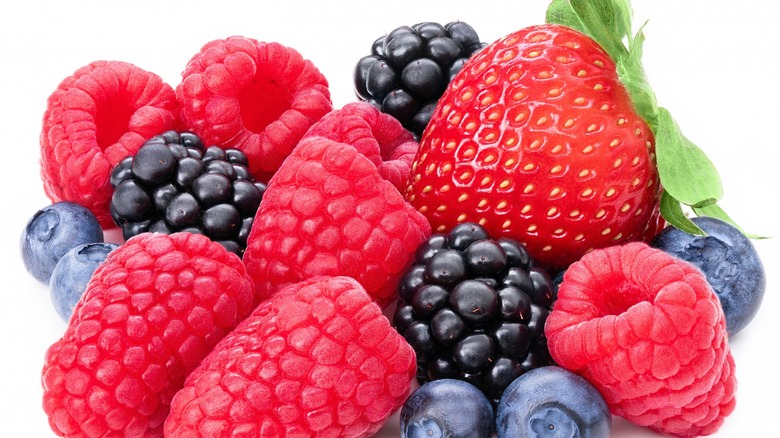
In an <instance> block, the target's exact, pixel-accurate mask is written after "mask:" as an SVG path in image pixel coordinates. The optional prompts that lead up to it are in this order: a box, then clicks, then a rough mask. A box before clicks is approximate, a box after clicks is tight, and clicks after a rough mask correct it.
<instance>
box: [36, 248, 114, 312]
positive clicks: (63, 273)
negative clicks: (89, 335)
mask: <svg viewBox="0 0 780 438" xmlns="http://www.w3.org/2000/svg"><path fill="white" fill-rule="evenodd" d="M118 247H119V245H117V244H115V243H85V244H83V245H79V246H77V247H75V248H73V249H71V250H70V251H68V252H66V253H65V255H64V256H62V258H61V259H60V261H59V262H57V266H55V267H54V272H52V274H51V281H50V282H49V293H50V294H51V301H52V303H53V304H54V309H55V310H56V311H57V313H58V314H59V315H60V317H61V318H62V319H63V320H64V321H65V322H67V321H68V320H69V319H70V316H71V314H73V308H74V307H75V306H76V303H77V302H78V301H79V299H80V298H81V296H82V295H83V294H84V291H85V290H86V289H87V283H89V280H90V279H91V278H92V274H93V273H94V272H95V269H97V267H98V265H100V264H101V263H103V262H104V261H105V260H106V257H107V256H108V253H110V252H111V251H113V250H114V249H116V248H118Z"/></svg>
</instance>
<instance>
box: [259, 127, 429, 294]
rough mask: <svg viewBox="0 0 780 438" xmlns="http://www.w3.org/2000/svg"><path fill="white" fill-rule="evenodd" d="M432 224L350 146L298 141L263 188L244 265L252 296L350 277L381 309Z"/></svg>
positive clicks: (323, 140)
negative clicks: (253, 289) (322, 279)
mask: <svg viewBox="0 0 780 438" xmlns="http://www.w3.org/2000/svg"><path fill="white" fill-rule="evenodd" d="M429 234H430V225H429V224H428V222H427V220H426V219H425V218H424V217H423V216H422V214H420V213H419V212H418V211H416V210H414V209H413V208H412V207H411V206H410V205H409V204H408V203H406V202H405V201H404V199H403V197H402V196H401V193H400V192H399V191H398V190H397V189H396V188H395V187H394V186H393V185H392V184H391V183H390V182H388V181H387V180H384V179H382V177H381V175H380V174H379V172H378V170H377V167H376V166H375V165H374V163H372V162H371V161H370V160H369V159H368V158H366V156H364V155H362V154H361V153H359V152H358V150H357V149H355V148H354V147H352V146H350V145H347V144H344V143H337V142H334V141H332V140H329V139H327V138H324V137H308V138H306V139H304V140H302V141H301V142H300V144H299V145H298V146H297V147H296V148H295V150H294V151H293V153H292V154H291V155H290V156H289V157H288V158H287V160H285V162H284V163H283V164H282V166H281V167H280V168H279V170H278V172H277V173H276V174H275V175H274V177H273V178H272V179H271V181H270V182H269V183H268V188H267V189H266V191H265V194H264V195H263V202H262V203H261V204H260V208H259V209H258V210H257V215H256V216H255V221H254V225H253V226H252V230H251V231H250V233H249V238H248V241H247V249H246V251H245V252H244V263H245V265H246V269H247V272H248V273H249V275H250V276H252V278H253V279H254V281H255V285H256V290H257V293H258V294H260V295H261V296H263V297H268V296H270V295H272V294H273V293H274V292H275V291H277V290H278V289H279V288H280V287H282V286H284V285H287V284H291V283H297V282H299V281H301V280H304V279H306V278H309V277H313V276H316V275H329V276H337V275H343V276H347V277H352V278H354V279H356V280H358V282H359V283H360V284H361V285H362V286H363V287H364V288H365V289H366V291H368V293H369V295H371V296H372V297H373V298H374V299H375V300H376V301H377V302H378V303H379V304H380V305H381V306H385V305H387V304H389V303H390V302H392V301H393V299H394V298H395V297H396V296H397V295H396V286H397V284H398V281H399V279H400V278H401V276H402V275H403V272H404V270H405V269H406V268H407V267H408V266H409V264H410V263H411V261H412V259H413V257H414V253H415V250H416V248H417V246H418V245H419V244H420V243H421V242H423V241H424V240H425V239H426V238H427V237H428V235H429Z"/></svg>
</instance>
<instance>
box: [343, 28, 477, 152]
mask: <svg viewBox="0 0 780 438" xmlns="http://www.w3.org/2000/svg"><path fill="white" fill-rule="evenodd" d="M482 47H483V44H482V43H481V42H480V41H479V36H478V35H477V32H476V31H475V30H474V29H473V28H472V27H471V26H469V25H468V24H467V23H465V22H462V21H458V22H452V23H448V24H446V25H444V26H443V25H441V24H439V23H434V22H423V23H418V24H416V25H414V26H401V27H399V28H396V29H394V30H393V31H391V32H390V33H388V34H387V35H386V36H383V37H380V38H378V39H377V40H375V41H374V43H373V45H372V50H371V54H370V55H367V56H365V57H363V58H361V59H360V60H359V61H358V63H357V65H356V66H355V73H354V82H355V93H356V94H357V96H358V98H360V99H361V100H364V101H367V102H369V103H371V104H372V105H374V106H376V107H377V108H379V109H381V110H382V111H383V112H385V113H387V114H390V115H391V116H393V117H395V118H396V119H397V120H398V121H399V122H401V123H402V124H403V125H404V127H405V128H406V129H408V130H409V131H411V132H412V133H414V135H415V136H417V138H419V137H420V136H421V135H422V132H423V130H424V129H425V127H426V126H427V125H428V122H429V121H430V118H431V115H432V114H433V111H434V109H435V108H436V102H437V101H438V100H439V98H440V97H441V95H442V93H443V92H444V89H445V88H446V86H447V84H448V83H449V82H450V80H451V79H452V77H453V76H455V74H456V73H457V72H458V71H459V70H460V68H462V66H463V63H464V61H465V60H466V59H468V58H469V57H471V55H473V54H474V53H475V52H477V51H479V50H480V49H481V48H482Z"/></svg>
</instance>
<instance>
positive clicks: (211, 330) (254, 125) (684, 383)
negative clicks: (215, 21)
mask: <svg viewBox="0 0 780 438" xmlns="http://www.w3.org/2000/svg"><path fill="white" fill-rule="evenodd" d="M624 9H626V8H615V10H616V11H619V12H620V13H621V14H622V13H628V11H627V10H624ZM573 13H574V12H573ZM563 15H566V14H551V15H550V17H552V19H555V17H558V18H560V16H563ZM564 18H565V17H564ZM580 18H582V19H586V18H587V19H591V20H592V19H598V17H596V18H594V17H584V18H583V17H580ZM622 18H624V19H625V20H626V21H625V22H628V18H629V17H622ZM601 24H604V23H601ZM602 28H605V29H609V28H610V26H607V25H604V26H602ZM622 30H623V31H624V30H625V29H622ZM620 31H621V29H615V30H614V32H620ZM601 36H602V37H603V35H601ZM615 37H616V38H615V41H623V40H625V35H616V36H615ZM626 53H629V52H628V51H627V52H626ZM614 56H618V57H619V56H624V54H623V52H619V53H617V55H616V54H615V53H614V52H607V51H605V50H604V49H603V48H602V45H600V44H599V42H598V41H595V40H593V39H592V38H591V37H589V36H587V35H585V34H584V33H581V32H580V31H579V30H576V29H573V28H570V27H566V26H563V25H561V24H544V25H537V26H531V27H529V28H526V29H522V30H519V31H517V32H515V33H512V34H509V35H507V36H505V37H503V38H501V39H499V40H497V41H496V42H494V43H492V44H490V45H486V44H483V43H481V42H480V41H479V38H478V36H477V33H476V32H475V31H474V29H473V28H471V27H470V26H469V25H468V24H466V23H464V22H460V21H458V22H452V23H449V24H446V25H443V26H442V25H440V24H438V23H434V22H424V23H420V24H417V25H414V26H404V27H400V28H398V29H395V30H394V31H392V32H390V33H389V34H388V35H387V36H384V37H381V38H379V39H377V40H376V41H375V42H374V44H373V47H372V53H371V55H368V56H366V57H363V58H362V59H360V60H359V61H358V63H357V65H356V67H355V69H354V78H353V79H354V85H355V91H356V93H357V95H358V98H359V100H360V102H354V103H350V104H348V105H345V106H344V107H343V108H341V109H336V110H334V109H333V107H332V103H331V101H330V94H329V91H328V86H327V81H326V80H325V78H324V76H323V75H322V74H321V73H320V72H319V70H318V69H317V68H316V67H315V66H314V65H313V64H312V63H311V62H310V61H308V60H306V59H304V58H303V57H302V56H301V55H300V54H299V53H298V52H296V51H295V50H293V49H291V48H288V47H285V46H282V45H280V44H278V43H263V42H258V41H256V40H253V39H250V38H244V37H231V38H227V39H224V40H215V41H211V42H209V43H207V44H206V45H204V46H203V48H202V49H201V51H200V52H199V53H197V54H196V55H195V56H193V58H192V59H191V60H190V62H189V63H188V65H187V66H186V68H185V69H184V73H183V75H182V81H181V83H180V84H179V85H178V86H177V87H176V88H175V89H174V88H173V87H170V86H168V85H167V84H164V83H163V82H162V81H161V79H160V78H159V77H157V76H156V75H154V74H152V73H150V72H146V71H144V70H141V69H139V68H137V67H135V66H131V65H129V64H126V63H121V62H107V61H98V62H95V63H92V64H90V65H88V66H85V67H84V68H82V69H79V70H78V71H77V72H76V73H74V75H73V76H72V77H69V78H66V79H65V80H64V81H63V82H62V83H61V84H60V85H59V86H58V88H57V90H56V91H55V93H54V94H53V95H52V98H51V99H50V101H49V107H48V108H47V111H46V115H45V117H44V127H43V131H44V132H43V134H42V136H41V148H42V159H41V164H42V176H43V179H44V187H45V191H46V193H47V194H48V195H49V196H50V198H51V199H52V201H53V204H52V205H51V206H48V207H46V208H44V209H42V210H40V211H39V212H38V213H36V214H35V215H34V217H33V218H32V219H31V221H30V223H29V224H28V225H27V227H26V228H25V230H24V232H23V234H22V240H21V253H22V257H23V259H24V262H25V266H26V268H27V269H28V270H29V271H30V273H31V274H32V275H33V276H34V277H35V278H37V279H39V280H40V281H42V282H44V283H48V284H50V286H51V289H52V298H53V300H54V302H55V306H56V307H57V310H58V312H59V313H60V314H61V316H62V317H63V319H65V320H66V321H67V322H68V326H67V329H66V331H65V333H64V334H63V337H62V338H61V339H60V340H59V341H57V342H56V343H54V344H53V345H52V346H51V347H50V348H49V350H48V351H47V354H46V357H45V363H44V370H43V374H42V383H43V387H44V400H43V406H44V410H45V412H46V413H47V415H48V416H49V419H50V425H51V427H52V429H53V430H54V431H55V432H56V433H57V434H60V435H64V436H103V435H110V434H116V433H124V434H125V435H128V436H130V435H132V436H162V435H163V434H164V435H165V436H171V437H175V436H182V437H185V436H193V435H199V434H200V435H209V436H211V435H214V436H226V435H246V436H311V435H321V436H347V437H364V436H370V435H372V434H374V433H376V432H377V431H378V430H379V429H380V428H381V427H382V425H383V424H384V423H385V422H386V421H387V420H388V418H390V417H391V416H392V414H393V413H394V412H396V411H398V410H399V409H400V410H401V415H400V426H401V436H402V437H406V436H409V437H411V436H449V435H453V436H465V435H469V436H480V437H489V436H491V434H492V433H496V434H497V435H498V436H499V437H513V436H525V435H530V434H534V435H543V434H545V435H547V434H553V433H554V434H559V433H560V434H565V435H566V436H575V435H576V436H594V437H606V436H608V435H609V431H610V426H611V416H610V412H611V413H613V414H617V415H621V416H623V417H625V418H627V419H628V420H630V421H632V422H634V423H636V424H639V425H642V426H647V427H649V428H650V429H652V430H654V431H657V432H659V433H662V434H671V435H676V436H695V435H700V434H710V433H713V432H714V431H716V430H717V429H718V428H719V427H720V425H721V423H722V422H723V421H724V419H725V417H726V416H728V415H729V414H730V413H731V411H732V410H733V409H734V406H735V398H734V393H735V390H736V377H735V375H734V369H735V364H734V359H733V357H732V356H731V353H730V350H729V345H728V339H729V336H731V335H733V334H735V333H737V332H738V331H740V330H742V329H743V328H744V327H745V326H746V325H747V324H748V323H749V322H750V320H751V319H752V318H753V317H754V316H755V315H756V313H757V311H758V307H759V306H760V304H761V299H762V297H763V294H764V288H765V277H764V269H763V266H762V265H761V262H760V259H759V258H758V255H757V254H756V252H755V248H753V246H752V245H751V243H750V241H749V239H747V238H746V237H745V235H744V234H743V233H741V232H740V231H739V230H738V229H737V228H735V227H734V226H732V225H730V224H728V223H725V222H722V221H720V220H717V219H712V218H697V219H695V220H694V221H692V222H690V224H689V223H687V222H684V221H683V222H682V223H680V218H679V217H675V216H674V215H671V216H670V215H668V214H667V216H670V217H671V220H674V221H675V222H673V225H681V228H679V227H675V226H671V225H670V226H667V227H666V228H664V225H665V224H664V220H663V219H662V217H661V204H662V202H661V196H662V188H661V184H660V177H659V174H660V172H659V170H658V168H657V166H658V164H657V163H656V161H655V143H654V142H655V141H656V139H658V141H664V140H665V138H663V136H657V135H655V133H654V132H653V129H657V127H656V126H653V128H652V129H651V126H650V125H648V123H647V122H646V121H645V120H646V119H648V115H647V114H645V113H638V112H637V111H636V110H637V108H639V109H640V110H643V111H647V110H648V108H650V109H652V110H658V108H654V107H653V105H654V104H653V105H651V104H648V105H635V102H633V101H632V96H633V97H636V96H639V97H642V96H646V95H647V93H650V94H651V92H650V91H647V90H644V91H645V92H646V93H645V94H640V95H637V94H636V93H631V91H632V90H629V89H627V88H626V87H625V86H624V84H623V82H622V81H621V78H620V76H619V72H618V68H617V65H618V64H619V63H618V61H620V60H619V59H614V58H613V57H614ZM632 56H633V55H632ZM279 59H284V60H286V61H285V62H276V61H277V60H279ZM632 62H633V64H631V65H629V67H630V66H635V64H636V63H637V62H638V61H637V60H636V59H632ZM117 77H130V78H131V79H129V80H127V81H118V80H117ZM631 85H632V84H628V86H631ZM95 89H100V90H101V92H94V91H95ZM138 90H148V91H149V92H148V93H147V94H148V96H147V95H145V97H148V99H140V100H138V99H134V96H136V94H137V91H138ZM90 91H92V92H90ZM73 96H80V97H79V98H78V99H77V98H74V97H73ZM69 99H70V100H69ZM651 100H652V99H651ZM106 114H111V115H112V116H111V117H108V116H106ZM653 115H654V116H659V114H653ZM653 119H654V120H660V118H659V117H653ZM84 126H88V127H95V126H96V129H93V128H90V129H84ZM418 141H419V142H418ZM207 145H208V146H207ZM63 166H66V169H65V170H63V171H61V168H62V167H63ZM664 187H667V184H666V182H664ZM663 196H666V198H665V199H666V201H669V196H670V195H668V194H665V195H663ZM669 202H672V203H673V202H676V201H675V200H674V199H672V200H671V201H669ZM669 202H664V203H663V204H664V205H665V206H666V207H668V206H669ZM666 213H668V212H666ZM111 220H113V222H112V221H111ZM114 226H116V227H119V228H121V230H122V234H123V237H124V240H125V242H124V243H122V244H121V245H109V244H104V243H102V242H103V230H104V229H108V228H110V227H114ZM698 227H700V228H701V229H702V230H704V231H706V232H707V233H708V235H706V236H699V235H693V234H691V233H688V232H687V231H690V230H692V229H697V228H698ZM678 228H679V229H678ZM648 243H649V244H650V245H649V244H648ZM651 245H652V246H651ZM553 278H554V280H553ZM393 305H394V306H395V308H394V310H393V316H392V318H391V320H392V323H391V322H390V321H388V319H387V318H386V317H385V316H384V314H383V311H384V310H386V309H390V308H392V306H393ZM415 376H416V377H417V379H418V381H419V383H420V385H421V386H420V387H419V389H417V390H416V391H415V392H414V393H412V394H411V396H410V392H411V388H412V386H411V381H412V379H413V378H414V377H415ZM464 412H468V415H463V413H464Z"/></svg>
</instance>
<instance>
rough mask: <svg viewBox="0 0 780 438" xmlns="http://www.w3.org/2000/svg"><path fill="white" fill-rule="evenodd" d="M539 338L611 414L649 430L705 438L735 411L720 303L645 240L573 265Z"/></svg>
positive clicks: (683, 266)
mask: <svg viewBox="0 0 780 438" xmlns="http://www.w3.org/2000/svg"><path fill="white" fill-rule="evenodd" d="M545 334H546V335H547V339H548V346H549V349H550V354H551V355H552V357H553V359H555V361H556V362H557V363H558V364H560V365H561V366H563V367H566V368H568V369H569V370H571V371H574V372H577V373H579V374H581V375H582V376H583V377H585V378H586V379H588V380H589V381H590V382H591V383H593V385H595V386H596V387H597V388H598V389H599V390H600V391H601V393H602V395H603V396H604V398H605V399H606V401H607V403H608V404H609V406H610V409H611V410H612V413H614V414H616V415H620V416H622V417H625V418H626V419H628V420H630V421H632V422H634V423H636V424H639V425H642V426H649V427H650V428H651V429H653V430H655V431H656V432H659V433H664V434H670V435H677V436H697V435H708V434H711V433H713V432H715V431H716V430H717V429H718V428H719V427H720V425H721V424H722V423H723V420H724V418H725V417H726V416H727V415H729V414H730V413H731V411H732V410H733V409H734V405H735V399H734V392H735V391H736V385H737V382H736V378H735V376H734V359H733V358H732V356H731V352H730V351H729V346H728V336H727V334H726V321H725V317H724V315H723V311H722V309H721V307H720V303H719V302H718V298H717V296H716V295H715V293H714V292H713V291H712V289H711V288H710V286H709V285H708V284H707V280H706V279H705V277H704V275H703V274H702V273H701V272H700V271H699V270H697V269H696V268H695V267H693V266H692V265H691V264H689V263H687V262H684V261H682V260H678V259H676V258H674V257H672V256H670V255H668V254H666V253H664V252H662V251H660V250H657V249H654V248H650V247H648V246H647V245H646V244H644V243H630V244H627V245H625V246H618V247H611V248H607V249H603V250H596V251H593V252H591V253H590V254H587V255H585V256H584V257H583V258H582V260H581V261H579V262H576V263H574V264H573V265H571V267H570V268H569V269H568V270H567V271H566V274H565V275H564V280H563V283H562V284H561V286H560V290H559V292H558V301H556V303H555V306H554V308H553V311H552V313H551V314H550V316H549V317H548V318H547V323H546V325H545Z"/></svg>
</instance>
